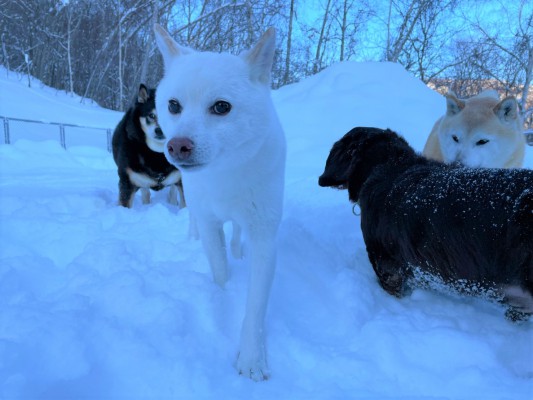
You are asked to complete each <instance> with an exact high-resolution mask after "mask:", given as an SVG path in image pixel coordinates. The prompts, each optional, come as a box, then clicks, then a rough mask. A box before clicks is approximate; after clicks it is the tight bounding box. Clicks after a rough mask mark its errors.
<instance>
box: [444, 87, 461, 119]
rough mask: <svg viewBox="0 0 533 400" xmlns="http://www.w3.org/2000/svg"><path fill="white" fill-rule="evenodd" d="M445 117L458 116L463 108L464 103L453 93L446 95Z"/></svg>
mask: <svg viewBox="0 0 533 400" xmlns="http://www.w3.org/2000/svg"><path fill="white" fill-rule="evenodd" d="M445 97H446V115H449V116H452V115H456V114H459V113H460V112H461V110H462V109H463V108H465V102H464V101H462V100H459V99H458V98H457V97H455V95H454V94H453V92H451V93H448V94H447V95H446V96H445Z"/></svg>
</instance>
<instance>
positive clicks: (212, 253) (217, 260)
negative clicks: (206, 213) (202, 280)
mask: <svg viewBox="0 0 533 400" xmlns="http://www.w3.org/2000/svg"><path fill="white" fill-rule="evenodd" d="M196 221H197V224H198V230H199V233H200V239H201V240H202V245H203V247H204V250H205V253H206V255H207V259H208V261H209V265H210V266H211V271H212V272H213V280H214V281H215V283H216V284H217V285H219V286H220V287H224V285H225V284H226V282H227V280H228V257H227V253H226V239H225V237H224V229H223V228H222V224H221V223H220V222H217V221H203V220H196Z"/></svg>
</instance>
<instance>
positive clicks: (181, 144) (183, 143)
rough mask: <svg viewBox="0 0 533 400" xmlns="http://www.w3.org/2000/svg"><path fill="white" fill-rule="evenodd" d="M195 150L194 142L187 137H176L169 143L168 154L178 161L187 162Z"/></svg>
mask: <svg viewBox="0 0 533 400" xmlns="http://www.w3.org/2000/svg"><path fill="white" fill-rule="evenodd" d="M193 149H194V143H193V141H192V140H191V139H189V138H186V137H177V138H176V137H175V138H172V139H170V140H169V141H168V143H167V150H168V154H169V155H170V156H171V157H172V158H174V159H175V160H177V161H185V160H187V159H188V158H189V157H190V156H191V153H192V151H193Z"/></svg>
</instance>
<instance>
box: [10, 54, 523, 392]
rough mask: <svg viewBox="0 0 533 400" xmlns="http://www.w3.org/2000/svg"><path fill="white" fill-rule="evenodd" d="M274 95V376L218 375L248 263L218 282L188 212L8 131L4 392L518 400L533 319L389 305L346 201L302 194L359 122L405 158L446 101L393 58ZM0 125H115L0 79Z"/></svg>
mask: <svg viewBox="0 0 533 400" xmlns="http://www.w3.org/2000/svg"><path fill="white" fill-rule="evenodd" d="M273 97H274V102H275V104H276V107H277V109H278V112H279V115H280V118H281V121H282V123H283V126H284V128H285V131H286V136H287V142H288V156H287V173H286V193H285V210H284V219H283V222H282V225H281V228H280V233H279V245H278V268H277V275H276V278H275V282H274V286H273V290H272V295H271V301H270V305H269V312H268V316H267V321H266V327H267V330H268V332H267V346H268V359H269V364H270V368H271V370H272V378H271V379H270V380H269V381H267V382H261V383H254V382H252V381H249V380H248V379H245V378H242V377H239V376H238V375H237V373H236V371H235V370H234V368H233V366H232V364H233V362H234V360H235V357H236V351H237V345H238V337H239V329H240V322H241V318H242V316H243V308H244V300H245V294H246V279H247V273H248V271H247V267H246V262H245V261H235V260H231V261H230V265H231V270H232V277H231V279H230V282H229V284H228V285H227V287H226V289H225V290H221V289H220V288H218V287H217V286H216V285H215V284H214V283H213V282H212V279H211V276H210V271H209V267H208V264H207V261H206V259H205V256H204V254H203V252H202V251H201V246H200V243H199V242H198V241H194V240H191V239H189V238H188V210H187V209H183V210H181V211H178V209H177V207H174V206H170V205H168V204H167V203H166V202H165V197H166V196H165V194H166V193H163V192H158V193H155V194H154V195H153V203H152V204H150V205H142V204H141V202H140V198H139V197H140V195H138V196H137V198H136V201H135V204H134V208H133V209H124V208H121V207H118V206H117V205H116V203H117V196H118V188H117V183H118V177H117V175H116V167H115V165H114V163H113V160H112V157H111V155H110V154H109V153H108V152H107V151H106V150H105V146H102V147H100V148H96V147H90V146H75V145H73V146H71V147H69V148H68V150H67V151H65V150H63V149H62V148H61V147H60V145H59V144H58V142H57V140H52V141H41V140H38V141H36V140H31V141H29V140H25V139H20V140H14V143H12V144H11V145H0V223H1V225H0V240H1V242H0V243H1V245H0V398H1V399H66V398H69V399H74V398H76V399H83V398H87V399H106V398H114V399H115V398H121V399H135V398H153V399H162V398H166V399H170V398H180V399H181V398H187V399H189V398H193V399H208V398H209V399H211V398H213V399H222V398H223V399H273V398H277V399H310V398H313V399H333V398H335V399H349V398H375V399H387V398H390V399H398V398H409V399H411V398H429V397H436V398H449V399H472V398H479V399H513V400H520V399H524V400H525V399H531V398H533V322H532V321H528V322H526V323H522V324H512V323H510V322H508V321H506V320H505V319H504V316H503V313H504V310H503V308H501V307H500V306H498V305H496V304H492V303H488V302H485V301H483V300H480V299H474V298H460V297H454V296H451V295H443V294H438V293H434V292H429V291H423V290H416V291H415V292H414V293H413V294H412V296H410V297H408V298H404V299H402V300H398V299H396V298H394V297H391V296H389V295H388V294H387V293H385V292H384V291H383V290H382V289H381V288H380V287H379V285H378V283H377V281H376V279H375V276H374V273H373V271H372V268H371V266H370V264H369V262H368V259H367V256H366V252H365V248H364V243H363V240H362V236H361V232H360V229H359V218H358V217H356V216H354V215H353V214H352V207H351V205H350V203H349V202H348V199H347V193H346V192H344V191H336V190H332V189H324V188H320V187H319V186H318V184H317V178H318V176H319V175H320V174H321V173H322V171H323V167H324V163H325V160H326V157H327V154H328V153H329V150H330V148H331V145H332V144H333V142H334V141H336V140H337V139H338V138H340V137H341V136H342V135H343V134H344V133H345V132H346V131H348V130H349V129H351V128H352V127H354V126H377V127H381V128H386V127H390V128H391V129H394V130H397V131H398V132H400V133H401V134H403V135H404V136H405V137H406V139H407V140H408V141H409V142H410V143H411V144H412V145H413V146H414V147H415V149H417V150H419V151H420V150H421V149H422V147H423V145H424V142H425V139H426V137H427V135H428V134H429V132H430V130H431V127H432V125H433V123H434V121H435V120H436V119H437V118H438V117H439V116H440V115H441V114H442V113H443V112H444V109H445V101H444V99H443V98H442V97H441V96H440V95H438V94H436V93H435V92H432V91H431V90H430V89H428V88H427V87H425V86H424V85H423V84H422V83H421V82H419V81H417V80H416V79H414V78H412V77H411V76H410V75H409V74H408V73H407V72H405V71H404V70H403V69H402V68H401V67H400V66H398V65H395V64H388V63H343V64H336V65H333V66H332V67H330V68H328V69H327V70H325V71H323V72H321V73H320V74H318V75H316V76H313V77H311V78H308V79H306V80H305V81H303V82H301V83H298V84H294V85H291V86H288V87H284V88H282V89H280V90H277V91H275V92H274V93H273ZM0 115H7V116H11V117H19V118H31V119H45V120H47V121H57V122H69V123H77V124H80V125H90V126H99V127H107V128H114V126H115V124H116V122H117V121H118V120H119V119H120V117H121V114H120V113H115V112H111V111H108V110H103V109H100V108H98V107H97V106H96V105H80V104H79V99H77V98H71V97H69V96H67V95H65V94H63V93H59V92H56V91H54V90H53V89H50V88H44V87H42V85H40V84H39V82H37V81H34V85H33V88H32V89H28V88H27V87H25V82H24V81H18V80H17V76H16V75H15V74H13V73H10V74H9V76H6V71H5V70H0ZM13 124H14V123H13ZM42 127H43V126H41V125H27V126H25V128H22V129H25V130H26V131H25V135H26V136H28V135H32V134H35V137H39V133H40V129H41V128H42ZM18 129H21V127H20V126H19V127H18ZM43 129H44V128H43ZM50 135H55V133H51V134H50ZM52 138H55V136H52ZM68 139H72V138H69V133H68V131H67V142H69V140H68ZM70 143H74V144H75V141H73V140H71V142H70ZM80 143H83V141H82V140H81V139H80ZM532 150H533V148H531V147H529V148H528V150H527V155H526V166H527V167H529V168H532V167H533V151H532Z"/></svg>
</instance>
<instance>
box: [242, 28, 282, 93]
mask: <svg viewBox="0 0 533 400" xmlns="http://www.w3.org/2000/svg"><path fill="white" fill-rule="evenodd" d="M275 51H276V30H275V29H274V28H269V29H268V30H267V31H266V32H265V33H264V34H263V36H261V38H260V39H259V41H258V42H257V44H256V45H255V46H254V47H252V48H251V49H250V50H248V51H246V52H244V53H242V57H244V59H245V60H246V62H247V63H248V65H250V78H251V79H252V81H259V82H261V83H263V84H265V85H269V84H270V73H271V70H272V63H273V62H274V53H275Z"/></svg>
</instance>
